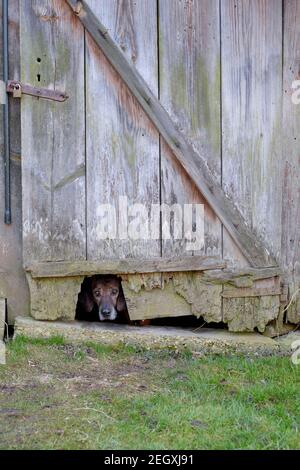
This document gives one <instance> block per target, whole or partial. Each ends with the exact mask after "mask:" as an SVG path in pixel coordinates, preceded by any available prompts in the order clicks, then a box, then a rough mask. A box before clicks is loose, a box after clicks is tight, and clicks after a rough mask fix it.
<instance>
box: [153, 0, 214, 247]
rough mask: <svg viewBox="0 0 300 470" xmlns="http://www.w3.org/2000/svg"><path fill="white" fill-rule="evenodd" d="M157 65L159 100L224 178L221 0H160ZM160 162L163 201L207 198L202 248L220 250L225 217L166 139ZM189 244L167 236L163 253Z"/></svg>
mask: <svg viewBox="0 0 300 470" xmlns="http://www.w3.org/2000/svg"><path fill="white" fill-rule="evenodd" d="M159 70H160V102H161V103H162V105H163V106H164V108H165V109H166V110H167V111H168V113H169V115H170V116H171V118H172V119H173V121H174V123H175V125H176V126H177V127H178V129H179V130H180V131H181V132H183V133H184V135H185V137H186V138H187V139H188V140H189V142H190V143H191V144H192V145H193V146H194V147H195V148H196V150H197V152H198V153H199V154H201V155H202V156H203V157H204V158H205V160H206V161H207V164H208V165H209V167H210V168H211V170H212V171H213V173H214V175H215V177H216V179H217V180H218V181H220V173H221V148H220V28H219V0H213V1H211V0H204V1H201V2H199V1H193V0H188V1H184V2H182V1H181V0H160V2H159ZM161 167H162V175H161V184H162V193H161V194H162V202H165V203H168V204H174V203H179V204H181V205H182V204H185V203H187V204H191V203H194V204H204V211H205V213H204V221H205V227H204V230H205V246H204V247H203V250H201V251H202V252H203V253H207V254H211V255H217V254H218V255H220V254H221V253H222V240H221V223H220V221H219V219H218V218H217V217H216V215H215V214H214V212H213V211H212V210H211V208H210V206H209V205H208V204H207V202H206V201H205V199H204V198H203V196H202V195H201V193H200V192H199V190H198V188H197V187H196V186H195V184H194V183H193V182H192V181H191V180H190V178H189V177H188V175H187V174H186V172H185V171H184V170H183V169H182V167H181V165H180V164H178V162H177V161H176V159H175V158H174V156H173V154H172V152H171V151H170V148H169V147H168V146H167V145H166V144H165V142H164V140H162V145H161ZM185 250H186V242H185V240H182V241H181V240H178V241H177V240H173V239H172V240H170V241H164V242H163V253H164V254H168V255H171V254H173V255H174V254H175V253H178V254H179V253H181V252H182V251H185ZM186 253H187V254H188V253H190V254H193V252H189V251H187V252H186Z"/></svg>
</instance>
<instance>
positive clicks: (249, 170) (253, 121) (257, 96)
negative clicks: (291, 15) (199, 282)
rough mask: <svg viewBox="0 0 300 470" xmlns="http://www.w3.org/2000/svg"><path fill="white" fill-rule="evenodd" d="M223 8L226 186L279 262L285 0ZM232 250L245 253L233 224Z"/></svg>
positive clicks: (229, 1) (230, 2) (227, 247)
mask: <svg viewBox="0 0 300 470" xmlns="http://www.w3.org/2000/svg"><path fill="white" fill-rule="evenodd" d="M221 8H222V10H221V30H222V182H223V187H224V189H225V191H226V193H228V194H230V196H231V197H232V199H233V200H234V201H235V202H236V204H237V206H238V208H239V210H240V212H241V213H242V214H243V216H244V217H245V220H246V222H247V224H248V227H249V228H250V229H251V230H252V231H253V233H254V234H255V235H256V238H259V239H260V240H262V241H263V243H264V245H265V246H266V247H268V249H269V251H270V252H271V253H272V255H273V256H274V257H275V258H276V259H277V260H278V261H279V258H280V240H281V155H282V153H281V152H282V148H281V128H282V123H281V109H282V74H281V70H282V2H281V0H272V1H268V0H245V1H243V2H237V1H234V0H226V1H225V2H221ZM249 243H251V241H250V240H249ZM224 255H225V257H227V258H229V259H231V260H232V261H233V262H234V263H236V262H237V260H238V259H239V258H240V257H239V256H238V254H237V253H236V249H232V243H231V240H230V238H229V236H228V234H227V233H226V230H225V233H224Z"/></svg>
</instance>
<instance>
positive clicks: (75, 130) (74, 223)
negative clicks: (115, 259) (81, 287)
mask: <svg viewBox="0 0 300 470" xmlns="http://www.w3.org/2000/svg"><path fill="white" fill-rule="evenodd" d="M20 7H21V58H22V61H21V79H22V81H23V82H25V83H30V84H32V85H35V86H41V87H45V88H49V89H53V88H54V89H58V90H62V91H64V90H66V91H67V93H68V95H69V99H68V100H67V101H66V102H65V103H63V104H62V103H56V102H51V101H47V100H42V99H38V98H33V97H28V96H23V97H22V157H23V158H22V177H23V241H24V261H25V262H26V261H28V260H31V261H32V260H44V261H47V260H52V261H53V260H60V259H65V260H66V259H85V257H86V229H85V115H84V112H85V109H84V32H83V28H82V26H81V25H80V23H79V22H78V21H77V20H76V18H75V17H74V15H73V13H72V12H71V10H70V8H69V7H68V5H67V4H66V3H65V2H62V1H59V0H39V1H37V0H32V1H31V2H21V5H20Z"/></svg>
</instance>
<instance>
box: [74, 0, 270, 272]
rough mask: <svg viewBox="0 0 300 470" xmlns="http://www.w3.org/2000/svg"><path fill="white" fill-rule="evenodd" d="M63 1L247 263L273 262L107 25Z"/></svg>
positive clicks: (91, 13) (264, 263) (91, 14)
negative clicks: (132, 97)
mask: <svg viewBox="0 0 300 470" xmlns="http://www.w3.org/2000/svg"><path fill="white" fill-rule="evenodd" d="M66 1H67V3H68V4H69V5H70V6H71V7H72V8H73V11H74V9H75V10H76V11H77V13H76V14H77V16H78V18H79V19H80V21H81V22H82V24H83V25H84V26H85V27H86V29H87V30H88V31H89V33H90V34H91V35H92V36H93V38H94V40H95V42H96V43H97V45H98V46H99V47H100V48H101V49H102V51H103V52H104V54H105V55H106V57H107V58H108V59H109V61H110V63H111V64H112V65H113V67H114V68H115V69H116V70H117V72H118V73H119V74H120V76H121V78H122V79H123V80H124V81H125V83H126V84H127V86H128V87H129V89H130V91H131V92H132V93H133V95H134V96H135V97H136V98H137V100H138V102H139V103H140V104H141V106H142V107H143V109H144V111H145V112H146V113H147V114H148V116H149V117H150V119H151V120H152V122H153V123H154V125H155V126H156V127H157V129H158V130H159V131H160V133H161V135H162V136H163V138H164V139H165V140H166V142H167V143H168V145H169V146H170V148H171V149H172V151H173V152H174V155H175V156H176V157H177V160H178V161H179V162H180V163H181V165H182V166H183V168H184V169H185V171H186V172H187V173H188V174H189V176H190V178H191V179H192V181H193V182H194V183H195V184H196V186H197V187H198V188H199V190H200V191H201V193H202V195H203V196H204V197H205V199H206V200H207V202H208V203H209V204H210V206H211V207H212V209H213V210H214V211H215V213H216V215H217V216H218V217H219V218H220V220H221V221H222V222H223V223H224V225H225V226H226V228H227V230H228V231H229V233H230V235H231V236H232V238H233V239H234V241H235V243H236V244H237V245H238V246H239V248H240V249H241V251H242V252H243V253H244V255H245V256H246V258H247V259H248V260H249V262H250V263H251V264H252V265H254V266H265V265H272V264H275V261H274V259H272V257H271V256H270V255H269V253H268V252H267V250H266V249H265V248H264V247H263V246H262V244H261V243H260V242H259V240H258V239H257V238H256V237H255V236H254V235H253V233H252V232H251V230H250V228H249V226H248V225H247V224H246V223H245V221H244V219H243V218H242V216H241V214H240V211H239V210H238V209H237V208H236V206H235V205H234V202H233V200H232V199H231V198H230V197H229V196H228V194H226V193H225V192H224V191H223V190H222V188H221V186H220V185H219V183H218V182H217V181H216V180H215V178H213V176H212V175H211V173H210V171H209V169H208V167H207V163H206V161H205V159H203V157H202V156H200V155H199V154H198V153H197V152H196V151H195V150H194V149H193V147H192V145H191V144H189V142H188V141H187V140H186V139H185V137H184V136H183V134H182V133H181V132H179V131H178V130H177V128H176V126H175V124H174V122H173V121H172V119H171V118H170V116H169V115H168V113H167V112H166V111H165V109H164V108H163V107H162V106H161V104H160V103H159V101H158V100H157V98H156V97H155V95H154V94H153V93H152V92H151V90H150V88H149V87H148V85H147V84H146V82H145V81H144V79H143V78H142V77H141V75H140V74H139V73H138V71H137V70H136V68H135V67H133V66H132V64H130V62H129V61H128V60H127V59H126V57H125V55H124V54H123V53H122V52H121V50H120V49H119V48H118V46H117V45H116V44H115V42H114V41H113V40H112V38H111V37H110V35H109V33H108V30H107V28H106V27H105V26H103V24H102V23H101V22H100V21H99V20H98V19H97V17H96V16H95V15H94V14H93V12H92V11H91V10H90V9H89V8H88V6H87V5H86V3H85V2H80V8H79V9H77V8H76V7H78V3H77V2H75V0H66Z"/></svg>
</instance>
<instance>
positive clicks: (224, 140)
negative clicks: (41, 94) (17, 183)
mask: <svg viewBox="0 0 300 470" xmlns="http://www.w3.org/2000/svg"><path fill="white" fill-rule="evenodd" d="M273 3H274V7H271V6H270V2H268V1H267V0H261V1H253V2H252V1H251V2H249V1H248V0H245V1H243V2H238V4H236V2H234V1H233V0H228V1H227V0H226V2H224V5H223V2H219V0H201V1H200V0H199V1H192V0H189V1H181V0H158V1H157V0H137V1H134V0H101V1H97V0H87V1H82V2H77V1H76V0H30V1H28V2H21V4H20V8H21V81H22V82H23V83H28V84H30V85H32V86H35V87H42V88H47V89H50V90H60V91H63V92H66V93H67V94H68V96H69V98H68V99H67V101H65V102H64V103H58V102H53V101H51V100H43V99H39V98H36V97H29V96H26V95H23V96H22V191H23V241H24V248H23V249H24V264H25V266H29V265H33V264H34V263H40V265H39V266H38V267H37V269H35V268H32V269H31V270H30V269H28V270H29V271H30V272H31V273H33V274H34V272H35V273H39V274H35V275H36V278H39V279H46V278H47V277H52V278H54V277H57V278H62V277H65V278H67V277H68V276H70V277H73V278H74V277H75V276H78V277H80V276H82V273H87V272H88V273H94V271H93V269H94V268H93V266H95V265H93V266H92V268H91V264H88V263H92V262H94V261H97V260H101V261H105V260H108V261H107V266H112V264H110V263H109V260H123V259H130V258H131V259H133V264H132V265H131V270H130V269H127V271H126V263H125V264H124V263H123V264H122V263H121V266H125V268H124V271H125V272H124V271H122V269H121V268H119V269H121V271H120V270H119V271H118V272H119V274H123V273H124V274H125V275H126V274H128V277H127V280H126V281H124V282H126V283H127V287H126V288H127V291H128V296H130V295H131V296H132V297H131V298H132V299H133V300H132V305H133V304H134V302H136V301H138V300H137V299H135V298H134V295H135V294H136V293H137V292H138V290H139V289H140V290H141V289H144V290H145V291H146V294H147V296H148V291H150V290H151V289H152V288H155V289H156V291H158V290H159V289H160V290H161V291H163V289H165V286H170V283H169V280H170V276H169V274H168V273H167V274H166V271H170V269H169V270H168V269H166V268H164V269H163V268H161V269H159V268H158V269H157V270H156V269H152V270H150V271H146V272H147V274H146V275H145V276H144V273H145V268H143V266H145V265H147V262H145V263H144V265H143V263H142V262H141V263H140V265H139V260H141V259H144V260H146V261H149V260H153V266H164V267H166V266H168V264H167V263H165V259H166V258H172V259H174V258H176V259H178V258H179V257H181V256H184V257H185V260H184V263H183V264H180V263H179V265H180V266H183V269H177V271H178V270H179V271H191V273H188V274H186V273H183V274H182V273H179V274H176V275H175V276H173V275H172V276H173V281H172V282H173V291H172V292H171V294H170V295H171V297H170V298H172V299H174V295H175V294H174V292H175V293H176V296H177V297H176V302H177V301H179V300H180V301H182V299H185V300H186V302H185V304H184V305H185V307H182V308H183V309H184V308H185V309H186V313H185V314H186V315H188V314H190V313H191V307H190V306H191V305H192V313H194V314H197V315H203V316H204V317H205V315H204V314H205V313H207V318H208V321H227V322H230V321H231V317H230V315H231V313H232V312H233V311H238V312H241V315H242V316H243V315H244V313H245V312H246V311H247V308H248V310H249V311H248V313H247V312H246V313H245V315H246V317H247V318H248V317H249V318H253V319H254V320H253V322H252V323H251V322H250V323H251V325H252V326H251V328H252V329H253V328H254V327H256V326H257V324H258V323H259V321H260V317H261V314H260V311H262V309H264V310H265V311H266V312H270V311H272V315H271V317H270V318H269V317H268V318H267V320H264V323H263V326H262V328H263V327H264V326H265V323H266V322H267V321H269V320H270V319H271V320H272V319H273V318H276V315H277V314H278V309H279V287H280V286H279V287H278V284H279V278H278V276H277V274H278V269H277V260H278V258H279V255H278V250H279V240H280V233H277V232H276V233H275V228H276V223H277V222H276V220H277V219H278V220H279V218H280V208H279V207H280V204H279V199H280V198H281V194H280V192H279V191H278V187H279V186H280V162H279V160H280V139H279V137H278V135H279V129H280V119H279V114H280V113H279V112H280V106H281V102H280V96H281V84H282V83H281V81H282V74H281V66H282V56H281V52H282V51H281V48H282V30H281V26H282V22H281V19H282V9H281V6H280V5H281V1H279V0H274V2H273ZM273 3H272V4H273ZM237 5H238V7H237V8H236V6H237ZM277 31H279V32H278V33H277ZM255 51H258V53H257V57H256V58H253V57H252V56H253V53H254V52H255ZM237 57H238V58H239V59H238V60H236V58H237ZM257 77H260V80H258V79H257ZM237 85H239V86H240V88H239V92H238V94H237V95H236V94H235V91H236V88H237ZM270 110H271V111H270ZM269 111H270V112H269ZM241 118H242V119H243V120H241ZM239 126H240V127H239ZM134 203H135V204H136V203H137V204H140V205H143V206H144V207H146V212H147V215H148V216H149V215H150V209H151V206H153V205H156V206H158V205H160V204H169V205H170V206H172V205H173V204H180V205H183V204H193V203H194V204H195V203H196V204H204V222H205V225H204V228H205V237H204V246H203V247H202V249H199V250H197V251H187V250H186V242H187V240H185V239H182V240H174V238H173V237H171V239H169V240H165V239H164V238H163V237H162V233H163V230H162V224H161V219H159V220H158V221H157V226H156V227H155V229H156V230H155V231H156V233H157V237H156V238H155V239H153V238H150V237H149V230H147V228H146V224H145V230H142V233H141V236H140V237H139V238H138V239H136V238H132V237H130V236H128V233H127V234H126V233H125V234H120V233H118V234H117V235H116V237H106V238H105V237H103V215H104V214H103V209H104V207H103V206H105V205H110V206H111V207H113V210H114V211H116V212H115V216H116V219H115V221H116V225H119V223H120V221H121V219H124V217H126V215H125V212H126V213H127V210H128V207H132V205H133V204H134ZM277 203H278V204H277ZM122 204H125V209H123V208H122ZM136 209H137V208H136ZM107 210H109V209H107ZM134 215H135V214H131V216H134ZM127 216H128V217H129V212H128V213H127ZM106 220H107V221H108V222H109V217H108V218H107V219H106ZM148 220H149V217H148ZM123 222H124V220H123ZM148 228H149V227H148ZM122 235H123V236H122ZM267 239H269V243H268V240H267ZM197 255H198V257H199V258H200V257H201V256H204V257H205V256H206V257H208V256H209V257H214V258H213V259H214V261H216V265H217V267H218V268H220V272H217V273H210V274H211V276H215V277H209V276H206V277H205V276H204V275H203V273H201V272H200V271H203V270H205V269H203V268H201V266H200V264H199V263H198V260H197V263H198V265H197V263H195V259H196V256H197ZM192 256H194V259H193V263H191V261H190V260H191V257H192ZM158 258H161V259H162V260H161V259H160V260H159V262H161V261H162V263H161V264H159V263H158V264H156V263H157V259H158ZM275 258H276V259H275ZM57 261H59V262H61V263H66V264H65V265H63V264H59V265H58V264H57V263H56V262H57ZM45 262H46V263H45ZM68 262H72V263H73V262H79V263H75V264H72V265H70V264H68ZM172 262H173V261H172ZM220 262H221V263H220ZM81 263H82V264H81ZM226 263H227V266H228V267H230V268H231V269H232V270H234V269H239V268H241V267H242V268H245V267H246V268H247V269H246V273H245V272H244V273H242V274H241V276H242V277H243V276H244V278H243V279H242V281H241V284H240V285H239V284H238V282H237V283H235V281H232V278H231V274H230V273H228V272H226V273H224V272H223V271H222V268H223V267H224V266H225V264H226ZM175 264H176V263H175ZM171 265H172V266H174V264H171ZM74 266H75V267H76V269H75V271H74ZM132 266H134V268H132ZM195 266H196V267H195ZM211 266H212V265H211ZM85 267H88V269H87V270H85ZM272 267H275V271H274V270H273V271H272ZM127 268H128V266H127ZM253 268H254V271H253ZM265 268H267V269H266V271H265V273H264V272H263V271H264V269H265ZM269 268H271V271H270V272H268V269H269ZM143 269H144V271H143ZM208 269H209V268H208ZM260 269H262V272H258V271H259V270H260ZM247 270H248V271H247ZM251 270H252V271H251ZM155 271H158V272H157V273H156V272H155ZM174 271H176V270H174ZM195 271H199V272H196V273H195ZM50 272H52V276H50V275H49V273H50ZM41 273H42V274H41ZM47 273H48V276H47ZM70 273H71V274H70ZM274 273H275V274H274ZM181 274H182V276H181ZM130 275H132V276H133V277H134V276H136V277H135V278H134V282H133V281H132V283H131V280H132V279H133V278H130ZM139 275H141V276H140V277H141V278H142V279H138V280H137V278H138V276H139ZM172 276H171V277H172ZM245 276H246V277H247V276H248V277H247V278H246V280H245ZM251 276H252V277H251ZM33 277H34V275H33ZM275 277H276V279H274V278H275ZM250 278H251V279H250ZM266 278H270V281H269V282H268V281H265V279H266ZM228 279H229V280H230V281H229V282H231V283H233V285H234V286H235V287H237V288H238V289H239V288H241V289H243V288H245V289H246V291H243V292H240V291H238V292H236V291H235V290H234V292H233V291H232V289H230V290H229V292H228V291H227V292H225V291H224V284H226V282H227V281H228ZM249 279H250V280H249ZM253 279H255V280H256V281H257V284H255V285H254V284H253ZM260 280H263V282H261V284H260ZM38 282H39V281H38ZM45 282H46V281H45ZM66 282H67V281H66ZM78 282H79V281H78ZM135 282H136V283H135ZM139 283H140V284H139ZM191 286H194V287H193V288H192V290H193V289H194V290H193V294H192V297H190V287H191ZM274 286H275V287H274ZM225 287H226V286H225ZM248 288H249V289H250V290H247V289H248ZM252 288H253V289H254V290H251V289H252ZM260 288H261V289H263V291H262V290H259V292H257V289H260ZM74 289H75V290H74V292H75V294H76V295H77V293H78V292H77V291H76V289H77V285H76V286H75V288H74ZM170 289H171V288H170ZM255 289H256V291H255ZM36 292H37V297H38V289H36ZM187 292H188V296H187ZM262 292H263V293H262ZM260 293H262V298H263V299H265V300H266V302H265V303H264V302H263V301H262V302H261V303H260V301H261V299H260V297H259V296H260ZM75 294H74V296H75ZM146 294H145V295H146ZM226 295H227V297H226ZM240 296H241V297H240ZM251 296H252V297H254V298H255V299H258V300H257V305H259V306H260V307H257V308H256V307H253V305H254V302H253V299H251V298H250V297H251ZM272 296H273V297H274V296H275V297H274V298H275V300H274V302H273V297H272ZM223 297H224V298H223ZM149 298H150V297H147V300H145V302H144V304H145V305H146V304H147V305H149V303H151V302H152V303H153V299H155V298H156V299H158V301H157V309H158V308H159V304H160V303H161V300H160V299H163V298H167V297H166V289H165V290H164V291H163V292H161V297H159V296H157V295H156V296H155V297H154V296H152V298H151V301H149ZM232 298H233V300H232ZM249 298H250V300H249ZM199 299H201V301H202V305H200V306H199V305H198V303H199ZM227 299H229V300H227ZM245 299H246V300H245ZM268 302H269V303H268ZM272 302H273V303H274V305H273V303H272ZM154 303H155V302H154ZM171 303H172V302H171V300H170V302H169V301H168V300H167V301H166V304H170V305H171ZM271 303H272V306H271V307H272V308H271V307H270V304H271ZM136 305H137V304H136ZM226 305H227V307H226ZM55 308H56V307H55ZM72 308H73V307H72ZM142 308H143V306H142V307H139V308H137V307H136V306H135V311H136V312H137V313H138V314H139V313H140V311H141V309H142ZM147 308H148V307H147ZM180 308H181V307H180ZM139 309H140V310H139ZM157 309H156V307H155V309H154V310H155V311H153V312H150V313H149V312H148V313H149V315H150V314H151V315H152V317H153V316H155V315H156V314H157ZM36 310H38V309H36ZM173 310H174V309H172V308H169V310H168V315H169V316H172V314H173V313H174V312H173ZM250 310H251V312H250ZM53 311H54V309H53ZM249 312H250V313H249ZM257 312H258V313H257ZM148 313H147V314H148ZM163 313H165V312H163ZM256 313H257V315H256ZM72 314H73V313H70V315H69V316H70V317H71V316H72ZM177 314H178V315H179V314H180V309H178V312H177ZM226 315H227V317H228V318H227V317H226ZM234 315H235V314H234ZM262 315H263V314H262ZM229 317H230V318H229ZM256 317H257V318H256ZM243 321H244V317H243ZM251 321H252V320H251ZM236 328H240V326H237V327H236ZM247 328H248V327H247ZM251 328H250V329H251Z"/></svg>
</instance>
